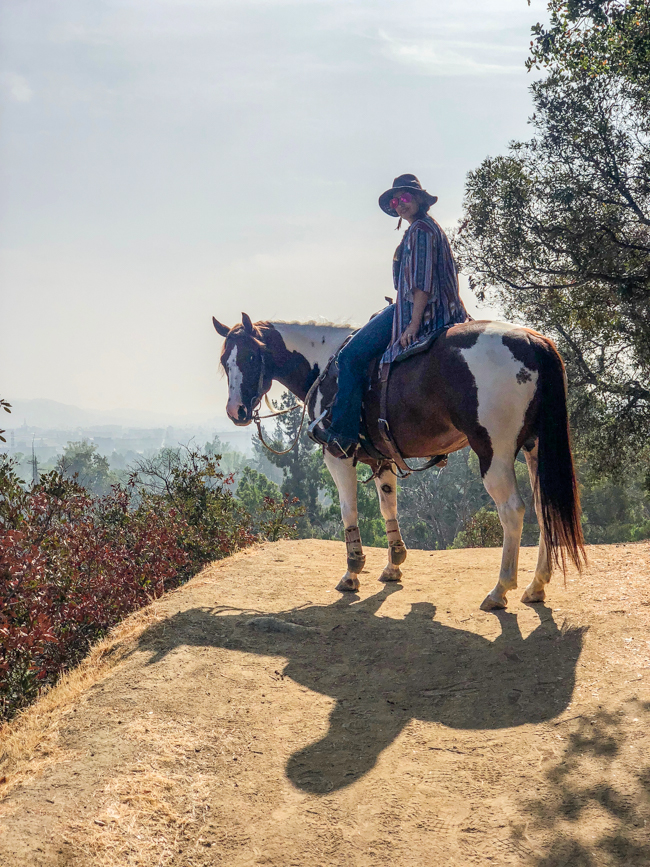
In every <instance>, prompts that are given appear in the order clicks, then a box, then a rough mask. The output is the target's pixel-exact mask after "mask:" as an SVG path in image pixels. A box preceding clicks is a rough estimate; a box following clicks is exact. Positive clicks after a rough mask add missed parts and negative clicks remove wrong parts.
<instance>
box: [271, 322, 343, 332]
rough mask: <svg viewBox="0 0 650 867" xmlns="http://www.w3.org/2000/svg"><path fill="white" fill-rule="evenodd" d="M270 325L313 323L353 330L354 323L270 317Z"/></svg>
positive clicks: (318, 326)
mask: <svg viewBox="0 0 650 867" xmlns="http://www.w3.org/2000/svg"><path fill="white" fill-rule="evenodd" d="M267 321H268V323H269V325H312V326H315V327H316V328H344V329H345V330H346V331H353V330H354V325H350V323H349V322H328V321H327V320H326V319H320V320H319V319H308V320H307V321H306V322H301V321H300V320H298V319H291V320H288V319H269V320H267Z"/></svg>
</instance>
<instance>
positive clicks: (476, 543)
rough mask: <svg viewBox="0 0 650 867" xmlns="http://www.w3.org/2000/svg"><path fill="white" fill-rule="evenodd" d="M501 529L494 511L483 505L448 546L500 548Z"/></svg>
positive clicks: (501, 541)
mask: <svg viewBox="0 0 650 867" xmlns="http://www.w3.org/2000/svg"><path fill="white" fill-rule="evenodd" d="M502 544H503V529H502V527H501V521H500V520H499V516H498V515H497V513H496V512H494V511H491V510H490V509H488V508H487V506H484V507H483V508H482V509H479V510H478V512H477V513H476V514H475V515H474V516H473V517H472V518H470V520H469V521H468V522H467V525H466V527H465V529H464V530H461V532H460V533H459V534H458V535H457V536H456V538H455V539H454V541H453V543H452V544H451V545H450V546H449V547H450V548H500V547H501V545H502Z"/></svg>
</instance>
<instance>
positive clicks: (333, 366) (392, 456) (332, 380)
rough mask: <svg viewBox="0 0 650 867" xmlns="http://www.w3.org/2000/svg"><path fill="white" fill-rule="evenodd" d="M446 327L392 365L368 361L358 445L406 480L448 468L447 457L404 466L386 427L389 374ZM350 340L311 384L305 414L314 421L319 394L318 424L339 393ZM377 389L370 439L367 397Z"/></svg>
mask: <svg viewBox="0 0 650 867" xmlns="http://www.w3.org/2000/svg"><path fill="white" fill-rule="evenodd" d="M449 327H450V326H444V327H442V328H438V329H436V331H434V332H433V333H432V334H430V335H429V336H428V337H427V339H426V340H423V341H422V342H421V343H418V344H416V345H414V346H411V347H409V348H408V349H406V350H405V351H404V352H403V353H401V355H400V356H399V357H398V358H397V359H395V361H393V362H389V363H384V364H382V363H381V358H379V357H378V358H375V359H374V360H373V361H371V362H370V364H369V366H368V371H367V379H368V385H367V388H366V390H365V392H364V394H365V397H364V401H363V403H362V407H361V425H360V428H359V445H360V446H361V448H362V449H363V451H364V452H365V453H366V454H367V455H368V457H370V458H372V459H373V460H375V461H378V462H379V463H381V464H386V463H387V462H390V463H393V464H395V466H396V467H397V471H398V473H397V474H398V475H399V476H400V477H401V478H406V476H409V475H410V474H411V473H414V472H422V470H428V469H429V468H430V467H434V466H439V467H444V466H446V465H447V455H433V456H432V457H430V458H429V460H428V461H427V462H426V464H424V465H423V466H421V467H410V466H409V465H408V464H407V463H406V459H405V458H404V455H403V454H402V452H401V451H400V448H399V446H398V444H397V442H396V440H395V438H394V437H393V435H392V433H391V430H390V425H389V424H388V381H389V378H390V373H391V370H392V367H393V365H394V364H399V362H400V361H402V360H404V359H405V358H411V357H412V356H413V355H418V354H420V353H421V352H426V351H427V350H429V349H430V348H431V347H432V346H433V344H434V343H435V341H436V340H437V339H438V337H440V335H441V334H443V333H444V332H445V331H447V329H448V328H449ZM351 337H352V335H350V336H349V337H348V338H347V339H346V340H345V342H344V343H343V344H342V345H341V346H340V347H339V349H338V350H337V352H336V353H335V354H334V355H333V356H332V357H331V358H330V360H329V361H328V363H327V365H326V366H325V368H324V370H323V371H322V373H321V374H320V375H319V376H318V378H317V379H316V381H315V382H314V385H313V386H312V388H311V389H310V394H309V396H308V398H307V403H308V405H307V411H308V412H309V415H310V417H312V418H314V416H315V407H316V402H317V399H318V395H320V397H321V401H320V413H319V416H318V419H316V420H317V421H318V420H320V419H322V418H325V417H327V415H329V413H330V411H331V409H332V406H333V404H334V400H335V398H336V394H337V391H338V375H339V367H338V357H339V353H340V352H341V350H342V349H343V347H344V346H345V345H346V343H347V342H348V340H350V338H351ZM377 390H379V407H380V411H379V419H378V429H379V440H377V439H373V437H372V436H371V435H370V433H369V427H368V423H367V407H366V398H367V396H368V395H369V394H376V393H377ZM355 460H356V455H355Z"/></svg>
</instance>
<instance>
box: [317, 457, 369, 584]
mask: <svg viewBox="0 0 650 867" xmlns="http://www.w3.org/2000/svg"><path fill="white" fill-rule="evenodd" d="M325 464H326V466H327V469H328V470H329V471H330V473H331V474H332V478H333V479H334V482H335V484H336V488H337V490H338V492H339V503H340V504H341V517H342V518H343V526H344V528H345V547H346V550H347V555H348V568H347V571H346V573H345V575H344V576H343V577H342V578H341V580H340V581H339V583H338V584H337V585H336V589H337V590H352V591H354V590H358V589H359V579H358V578H357V575H358V574H359V573H360V572H361V571H362V570H363V567H364V566H365V565H366V555H365V554H364V553H363V547H362V545H361V535H360V533H359V526H358V522H359V514H358V511H357V471H356V467H355V466H354V463H353V460H352V458H343V459H342V458H335V457H333V456H332V455H330V454H329V452H328V451H327V450H326V451H325Z"/></svg>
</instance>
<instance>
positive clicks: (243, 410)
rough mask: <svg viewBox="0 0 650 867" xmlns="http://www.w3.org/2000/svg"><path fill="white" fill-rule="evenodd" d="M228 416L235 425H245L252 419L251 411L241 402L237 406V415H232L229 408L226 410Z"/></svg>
mask: <svg viewBox="0 0 650 867" xmlns="http://www.w3.org/2000/svg"><path fill="white" fill-rule="evenodd" d="M226 413H227V415H228V418H229V419H230V421H231V422H232V423H233V424H236V425H237V427H246V426H247V425H249V424H250V423H251V422H252V420H253V412H252V410H250V409H247V407H245V406H244V405H243V404H239V406H238V407H237V415H234V414H233V413H232V412H230V411H229V410H226Z"/></svg>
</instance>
